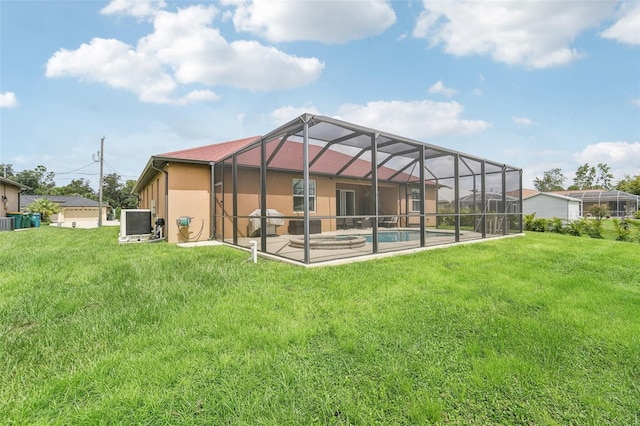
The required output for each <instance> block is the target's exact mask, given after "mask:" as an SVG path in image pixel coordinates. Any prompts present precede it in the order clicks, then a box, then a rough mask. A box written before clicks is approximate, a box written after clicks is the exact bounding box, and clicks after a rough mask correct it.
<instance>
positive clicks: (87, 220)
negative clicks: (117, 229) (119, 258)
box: [20, 195, 111, 228]
mask: <svg viewBox="0 0 640 426" xmlns="http://www.w3.org/2000/svg"><path fill="white" fill-rule="evenodd" d="M41 198H46V199H47V200H49V201H51V202H52V203H55V204H57V205H59V206H60V212H59V213H57V214H54V215H52V216H51V223H52V224H57V225H58V226H65V227H72V226H74V224H75V226H76V227H78V228H88V227H94V226H97V224H98V210H99V207H100V203H98V202H97V201H95V200H91V199H89V198H85V197H79V196H68V195H23V196H22V197H21V199H20V208H21V209H22V208H25V207H26V206H28V205H29V204H31V203H32V202H33V201H35V200H37V199H41ZM110 210H111V207H110V206H109V205H106V204H103V206H102V221H103V222H104V221H106V220H107V215H108V213H109V211H110Z"/></svg>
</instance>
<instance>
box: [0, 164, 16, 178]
mask: <svg viewBox="0 0 640 426" xmlns="http://www.w3.org/2000/svg"><path fill="white" fill-rule="evenodd" d="M13 175H14V172H13V164H4V163H0V177H6V178H10V177H12V176H13Z"/></svg>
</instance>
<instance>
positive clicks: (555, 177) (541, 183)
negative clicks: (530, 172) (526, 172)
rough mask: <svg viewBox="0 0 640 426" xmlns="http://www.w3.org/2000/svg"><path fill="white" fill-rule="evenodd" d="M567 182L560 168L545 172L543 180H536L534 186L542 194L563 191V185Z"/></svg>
mask: <svg viewBox="0 0 640 426" xmlns="http://www.w3.org/2000/svg"><path fill="white" fill-rule="evenodd" d="M565 180H567V178H566V177H564V175H563V174H562V171H561V170H560V169H559V168H555V169H551V170H548V171H546V172H544V175H543V177H542V179H539V178H535V179H534V180H533V186H535V188H536V189H537V190H538V191H541V192H551V191H562V190H563V189H564V188H563V186H562V184H563V183H564V181H565Z"/></svg>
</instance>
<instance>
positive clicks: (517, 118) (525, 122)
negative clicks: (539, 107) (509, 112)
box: [511, 117, 534, 126]
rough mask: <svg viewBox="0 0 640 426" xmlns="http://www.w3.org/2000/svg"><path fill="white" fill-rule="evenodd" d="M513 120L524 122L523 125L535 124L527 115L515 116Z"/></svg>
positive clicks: (518, 122) (517, 122)
mask: <svg viewBox="0 0 640 426" xmlns="http://www.w3.org/2000/svg"><path fill="white" fill-rule="evenodd" d="M511 120H513V122H514V123H516V124H522V125H523V126H531V125H533V124H534V122H533V121H532V120H531V119H529V118H526V117H513V118H512V119H511Z"/></svg>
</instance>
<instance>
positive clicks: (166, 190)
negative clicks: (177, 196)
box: [151, 160, 169, 237]
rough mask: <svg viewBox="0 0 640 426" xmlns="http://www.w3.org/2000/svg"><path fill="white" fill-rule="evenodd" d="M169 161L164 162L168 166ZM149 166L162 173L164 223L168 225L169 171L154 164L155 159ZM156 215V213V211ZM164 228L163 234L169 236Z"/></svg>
mask: <svg viewBox="0 0 640 426" xmlns="http://www.w3.org/2000/svg"><path fill="white" fill-rule="evenodd" d="M168 165H169V163H165V166H168ZM151 167H153V169H154V170H157V171H158V172H161V173H164V223H165V224H166V226H169V172H168V171H166V170H164V169H159V168H157V167H156V165H155V160H153V161H151ZM156 216H157V213H156ZM166 231H167V230H166V229H165V235H167V237H168V236H169V235H168V233H167V232H166Z"/></svg>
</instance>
